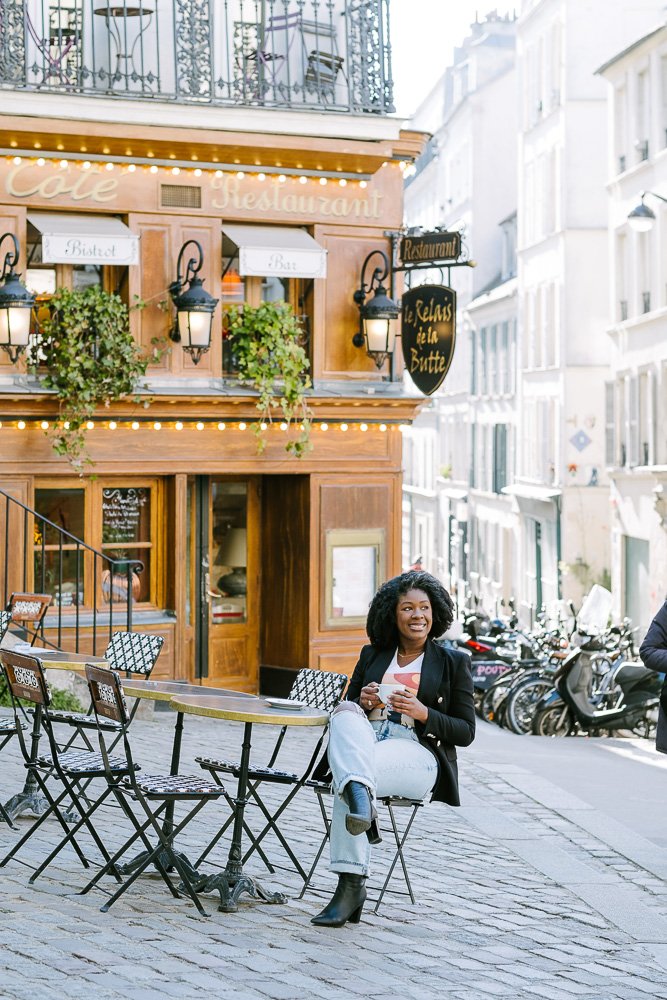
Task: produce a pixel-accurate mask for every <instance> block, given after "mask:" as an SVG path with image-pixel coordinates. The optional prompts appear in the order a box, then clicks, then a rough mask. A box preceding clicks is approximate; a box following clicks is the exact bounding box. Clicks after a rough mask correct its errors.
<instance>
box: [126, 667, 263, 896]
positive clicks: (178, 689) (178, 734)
mask: <svg viewBox="0 0 667 1000" xmlns="http://www.w3.org/2000/svg"><path fill="white" fill-rule="evenodd" d="M121 683H122V685H123V691H124V692H125V694H126V695H128V697H130V698H140V699H144V700H147V701H166V702H169V703H171V702H172V699H173V698H174V697H175V696H176V695H180V696H183V697H187V696H190V695H193V696H195V697H197V696H198V695H200V694H201V692H202V691H205V692H206V695H207V696H208V697H211V698H229V697H234V698H253V697H254V695H251V694H243V693H241V692H238V691H230V690H229V689H227V688H202V686H201V684H189V683H188V682H187V681H161V680H150V679H147V680H146V679H142V678H139V677H137V678H135V677H125V678H121ZM182 740H183V713H182V712H180V711H177V712H176V723H175V725H174V740H173V743H172V748H171V766H170V772H169V773H170V774H178V768H179V765H180V760H181V743H182ZM173 828H174V803H173V802H169V803H168V804H167V808H166V810H165V814H164V821H163V824H162V830H163V832H164V834H165V836H167V837H171V832H172V830H173ZM172 847H173V845H172ZM178 855H179V858H180V860H181V862H182V863H183V864H184V865H186V867H187V869H188V872H189V873H190V874H191V876H192V877H195V878H196V876H197V873H196V871H195V869H194V867H193V865H192V862H191V861H190V859H189V858H188V857H187V855H185V854H184V853H183V852H182V851H179V852H178ZM145 857H146V851H141V852H140V853H139V854H137V855H136V857H134V858H132V860H130V861H127V862H125V864H122V865H119V866H118V867H119V870H120V871H121V872H122V874H124V875H129V874H131V872H133V871H134V869H135V868H137V867H138V866H139V865H140V864H141V863H142V862H143V860H144V858H145ZM157 861H158V862H161V863H163V864H164V863H165V862H166V858H165V857H164V856H163V854H162V852H161V853H160V854H158V856H157Z"/></svg>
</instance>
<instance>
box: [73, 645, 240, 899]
mask: <svg viewBox="0 0 667 1000" xmlns="http://www.w3.org/2000/svg"><path fill="white" fill-rule="evenodd" d="M86 679H87V681H88V686H89V689H90V696H91V700H92V703H93V709H94V711H95V717H96V718H97V719H98V720H99V721H100V723H104V724H106V723H107V722H114V723H116V724H117V725H118V726H119V727H120V733H121V739H122V742H123V750H124V754H123V756H124V760H125V776H124V777H123V779H122V781H120V782H118V781H116V778H115V774H114V767H113V758H112V757H110V756H109V754H108V749H107V745H106V740H105V736H104V730H105V726H104V725H100V728H99V730H98V736H99V743H100V752H101V756H102V759H103V761H104V768H105V773H106V778H107V782H108V787H109V790H110V791H111V792H112V793H113V795H114V796H115V798H116V799H117V800H118V803H119V804H120V806H121V808H122V809H123V812H124V813H125V815H126V816H127V818H128V819H129V821H130V823H131V825H132V827H133V828H134V832H133V833H132V834H131V835H130V837H129V838H128V840H126V841H125V843H124V844H123V846H122V847H121V848H120V849H119V850H118V851H116V853H115V854H114V856H113V858H111V859H110V860H109V861H108V863H107V864H106V865H105V867H104V868H102V869H101V871H99V872H98V873H97V874H96V875H95V877H94V878H92V879H91V880H90V882H88V884H87V885H86V886H85V887H84V888H83V889H82V890H81V894H82V895H83V894H84V893H87V892H89V891H90V890H91V889H92V888H93V886H95V885H97V883H98V882H99V880H100V879H101V878H102V877H103V876H104V875H106V874H108V873H109V872H112V873H113V872H114V871H115V866H116V863H117V862H118V861H119V859H120V858H121V857H122V856H123V855H124V854H125V853H126V852H127V851H128V850H129V848H130V847H132V845H133V844H134V843H136V841H137V840H141V842H142V843H143V845H144V847H145V849H146V851H145V854H144V855H143V856H142V858H141V861H140V862H139V863H138V864H137V865H136V867H133V870H132V874H131V875H130V877H129V878H128V879H126V880H125V881H124V882H123V883H122V885H121V886H120V887H119V888H118V889H117V890H116V892H115V893H114V894H113V896H111V898H110V899H109V900H108V902H106V903H105V904H104V906H102V907H101V909H102V911H103V912H106V911H107V910H108V909H109V908H110V907H111V906H113V904H114V903H115V902H116V900H117V899H119V898H120V897H121V896H122V895H123V893H124V892H126V891H127V889H129V887H130V886H131V885H132V883H133V882H135V881H136V879H137V878H138V877H139V875H141V873H142V872H143V871H145V870H146V868H147V867H148V866H149V865H155V867H156V868H157V870H158V871H159V873H160V875H161V876H162V879H163V880H164V882H165V884H166V886H167V888H168V889H169V891H170V892H171V894H172V896H174V897H178V896H180V893H179V891H178V889H177V888H176V886H175V885H174V883H173V882H172V880H171V879H170V878H169V875H168V874H167V872H168V870H171V869H172V868H175V869H176V871H177V872H178V875H179V877H180V879H181V885H180V886H179V888H183V889H185V892H186V893H187V894H188V896H189V897H190V899H191V900H192V901H193V903H194V904H195V906H196V907H197V909H198V911H199V912H200V913H201V914H202V916H207V914H206V911H205V910H204V908H203V907H202V905H201V902H200V901H199V898H198V896H197V894H196V892H195V889H194V885H193V882H192V879H191V871H190V870H189V866H188V865H187V864H185V863H184V861H183V858H182V855H181V854H180V853H179V852H178V851H176V850H174V847H173V842H174V838H175V837H176V836H177V835H178V834H179V833H181V832H182V831H183V830H184V829H185V827H186V826H187V825H188V823H190V821H191V820H192V819H194V817H195V816H196V815H197V813H198V812H199V811H200V809H202V808H203V807H204V806H205V805H206V803H207V802H210V801H213V800H215V799H217V798H219V797H220V796H221V795H224V794H225V789H224V787H223V786H222V785H220V784H218V783H217V782H212V781H206V780H205V779H204V778H200V777H198V776H197V775H184V774H142V775H141V776H138V775H137V770H138V765H136V764H135V763H134V760H133V757H132V750H131V748H130V743H129V740H128V736H127V733H128V729H129V726H130V715H129V712H128V710H127V704H126V702H125V695H124V693H123V686H122V684H121V680H120V676H119V674H118V673H117V672H116V671H115V670H106V669H103V668H101V667H96V666H92V665H91V664H86ZM179 801H180V802H190V803H192V802H194V803H195V805H194V807H193V808H192V809H190V811H189V812H188V813H187V815H186V816H185V818H184V819H181V820H180V822H178V823H177V824H176V825H174V824H173V823H169V824H165V823H164V822H161V821H160V817H161V816H162V814H163V813H164V812H166V810H167V807H168V806H169V805H170V804H172V803H175V802H179ZM132 802H136V803H138V805H139V806H140V808H141V810H142V811H143V813H144V816H143V817H141V816H140V817H137V816H136V815H135V812H134V810H133V808H132V805H131V803H132ZM147 831H148V833H147ZM149 834H153V835H154V838H155V839H154V842H151V840H150V836H149Z"/></svg>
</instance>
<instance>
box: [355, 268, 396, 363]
mask: <svg viewBox="0 0 667 1000" xmlns="http://www.w3.org/2000/svg"><path fill="white" fill-rule="evenodd" d="M376 255H377V256H379V257H381V258H382V267H379V266H378V267H376V268H375V270H374V271H373V275H372V277H371V280H370V284H369V285H368V286H367V285H366V267H367V265H368V262H369V260H370V259H371V257H375V256H376ZM388 276H389V260H388V258H387V255H386V253H384V251H382V250H372V251H371V252H370V253H369V254H368V256H367V257H366V260H365V261H364V263H363V266H362V268H361V278H360V285H359V288H358V289H357V290H356V292H355V293H354V301H355V302H356V304H357V305H358V306H359V317H360V320H361V329H360V330H359V331H358V332H357V333H355V335H354V337H353V338H352V343H353V344H354V346H355V347H363V346H364V345H366V353H367V354H368V355H369V357H371V358H373V360H374V361H375V364H376V365H377V367H378V368H382V365H383V364H384V363H385V361H386V360H387V358H388V357H389V355H391V354H393V351H394V341H395V339H396V323H397V321H398V317H399V316H400V313H401V310H400V309H399V307H398V306H397V304H396V303H395V302H394V301H393V299H390V298H389V296H388V295H387V289H386V288H385V287H384V285H383V284H382V282H383V281H386V279H387V277H388ZM374 288H375V292H374V294H373V297H372V298H370V299H368V300H367V296H368V295H370V294H371V292H373V289H374Z"/></svg>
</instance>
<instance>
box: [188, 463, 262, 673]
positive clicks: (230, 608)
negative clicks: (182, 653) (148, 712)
mask: <svg viewBox="0 0 667 1000" xmlns="http://www.w3.org/2000/svg"><path fill="white" fill-rule="evenodd" d="M197 507H198V519H197V520H198V545H197V546H196V555H195V559H196V561H197V562H198V564H199V586H198V597H199V600H198V611H199V615H198V621H199V636H198V656H197V673H198V675H199V677H200V679H201V683H202V684H205V685H209V686H212V687H230V688H234V689H238V690H244V691H255V690H256V689H257V677H258V644H259V642H258V641H259V588H258V576H259V573H258V566H259V525H260V522H259V488H258V482H257V480H256V479H254V478H245V479H227V478H218V477H212V476H202V477H199V503H198V505H197Z"/></svg>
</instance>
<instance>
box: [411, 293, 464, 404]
mask: <svg viewBox="0 0 667 1000" xmlns="http://www.w3.org/2000/svg"><path fill="white" fill-rule="evenodd" d="M455 342H456V292H455V291H454V289H453V288H446V287H445V286H444V285H418V286H417V287H416V288H410V289H409V290H408V291H407V292H404V293H403V318H402V325H401V343H402V345H403V358H404V359H405V367H406V368H407V370H408V373H409V375H410V378H411V379H412V381H413V382H414V383H415V385H416V386H417V388H418V389H419V390H420V392H423V393H424V395H425V396H431V395H432V394H433V393H434V392H435V391H436V389H439V388H440V386H441V385H442V383H443V382H444V379H445V375H446V374H447V372H448V371H449V366H450V365H451V363H452V358H453V357H454V345H455Z"/></svg>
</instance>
